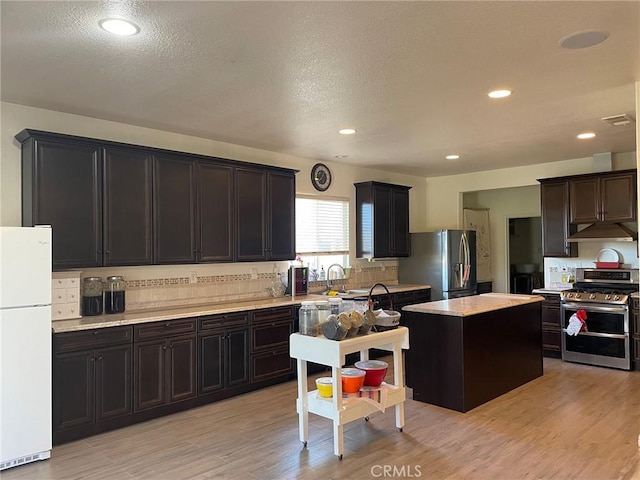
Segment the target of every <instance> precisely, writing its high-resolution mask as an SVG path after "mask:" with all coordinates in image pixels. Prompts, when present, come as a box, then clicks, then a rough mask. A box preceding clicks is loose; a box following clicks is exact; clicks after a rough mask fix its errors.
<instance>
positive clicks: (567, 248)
mask: <svg viewBox="0 0 640 480" xmlns="http://www.w3.org/2000/svg"><path fill="white" fill-rule="evenodd" d="M540 202H541V206H540V211H541V214H542V249H543V255H544V256H545V257H574V256H576V255H577V253H578V248H577V245H576V244H575V243H567V241H566V238H567V236H568V235H569V234H570V232H571V231H572V228H573V227H571V228H570V226H569V218H568V211H569V208H568V204H569V182H568V181H559V182H544V183H541V185H540Z"/></svg>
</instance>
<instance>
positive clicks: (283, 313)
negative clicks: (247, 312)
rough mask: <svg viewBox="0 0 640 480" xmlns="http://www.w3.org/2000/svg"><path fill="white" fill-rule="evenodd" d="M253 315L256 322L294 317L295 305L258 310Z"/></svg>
mask: <svg viewBox="0 0 640 480" xmlns="http://www.w3.org/2000/svg"><path fill="white" fill-rule="evenodd" d="M252 317H253V318H252V321H253V323H254V324H256V323H263V322H273V321H274V320H285V319H288V318H293V306H288V307H276V308H265V309H263V310H256V311H255V312H253V314H252Z"/></svg>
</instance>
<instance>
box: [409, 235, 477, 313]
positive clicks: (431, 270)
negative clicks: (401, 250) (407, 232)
mask: <svg viewBox="0 0 640 480" xmlns="http://www.w3.org/2000/svg"><path fill="white" fill-rule="evenodd" d="M476 278H477V271H476V232H475V230H438V231H435V232H425V233H412V234H411V256H410V257H407V258H401V259H400V261H399V264H398V281H399V282H400V283H401V284H404V283H414V284H426V285H431V300H433V301H435V300H443V299H445V300H446V299H449V298H457V297H466V296H468V295H475V294H476V287H477V284H476Z"/></svg>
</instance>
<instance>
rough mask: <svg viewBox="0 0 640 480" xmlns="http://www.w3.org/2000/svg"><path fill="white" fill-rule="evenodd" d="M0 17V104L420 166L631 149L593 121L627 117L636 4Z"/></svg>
mask: <svg viewBox="0 0 640 480" xmlns="http://www.w3.org/2000/svg"><path fill="white" fill-rule="evenodd" d="M108 16H124V17H127V18H130V19H131V20H132V21H134V22H135V23H136V24H138V25H139V26H140V27H141V29H142V30H141V33H140V34H138V35H136V36H134V37H128V38H122V37H114V36H112V35H110V34H107V33H106V32H104V31H102V30H101V29H100V28H99V27H98V20H100V19H101V18H104V17H108ZM0 18H1V22H2V23H1V38H0V40H1V51H0V55H1V57H0V59H1V84H0V85H1V90H0V93H1V99H2V101H5V102H10V103H18V104H23V105H30V106H35V107H40V108H46V109H52V110H58V111H62V112H68V113H73V114H78V115H86V116H90V117H96V118H101V119H107V120H113V121H117V122H124V123H128V124H134V125H141V126H145V127H150V128H155V129H160V130H167V131H172V132H178V133H184V134H188V135H195V136H198V137H204V138H210V139H214V140H219V141H224V142H231V143H235V144H240V145H247V146H252V147H256V148H261V149H266V150H271V151H276V152H283V153H287V154H292V155H297V156H300V157H306V158H309V159H314V160H324V161H339V162H344V163H347V164H354V165H362V166H371V167H376V168H382V169H389V170H395V171H399V172H406V173H415V174H420V175H424V176H438V175H449V174H455V173H463V172H470V171H479V170H489V169H495V168H502V167H507V166H517V165H527V164H534V163H543V162H552V161H559V160H565V159H570V158H581V157H587V156H591V155H592V154H594V153H600V152H629V151H634V150H635V126H633V125H631V126H627V127H612V126H610V125H608V124H606V123H604V122H603V121H601V120H600V119H601V118H602V117H606V116H611V115H617V114H621V113H627V114H630V115H632V116H633V117H634V118H635V116H636V112H635V96H634V82H637V81H640V2H638V1H622V2H612V1H602V2H597V1H594V2H577V1H568V2H562V1H550V2H543V1H532V2H528V1H514V2H504V1H495V2H488V1H471V2H457V1H443V2H433V1H424V2H324V1H316V2H206V1H199V2H187V1H179V2H174V1H161V2H140V1H125V2H109V1H107V2H60V1H49V2H37V1H29V2H24V1H16V2H14V1H7V0H2V2H0ZM594 29H597V30H604V31H607V32H609V38H608V39H607V40H606V41H605V42H604V43H602V44H600V45H597V46H595V47H591V48H587V49H578V50H567V49H563V48H560V47H559V46H558V42H559V40H560V39H561V38H563V37H565V36H566V35H568V34H571V33H573V32H577V31H582V30H594ZM497 87H508V88H510V89H512V90H513V91H514V94H513V95H512V96H511V97H510V98H507V99H502V100H491V99H489V98H488V97H487V96H486V94H487V92H488V91H489V90H492V89H494V88H497ZM343 127H353V128H356V129H357V130H358V133H357V134H356V135H352V136H342V135H339V134H338V133H337V130H338V129H340V128H343ZM585 130H593V131H596V132H597V133H598V136H597V137H596V138H595V139H592V140H589V141H578V140H576V138H575V135H576V134H577V133H579V132H581V131H585ZM449 153H457V154H459V155H461V158H460V159H459V160H456V161H446V160H444V157H445V155H447V154H449ZM336 155H348V158H345V159H341V160H336V159H335V156H336Z"/></svg>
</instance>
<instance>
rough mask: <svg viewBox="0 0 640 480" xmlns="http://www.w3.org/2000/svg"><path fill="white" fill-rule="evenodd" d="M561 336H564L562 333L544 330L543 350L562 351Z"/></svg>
mask: <svg viewBox="0 0 640 480" xmlns="http://www.w3.org/2000/svg"><path fill="white" fill-rule="evenodd" d="M560 335H562V333H561V331H560V330H559V329H558V330H547V329H546V328H544V329H542V348H543V349H544V350H555V351H558V352H559V351H560V342H561V339H560Z"/></svg>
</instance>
